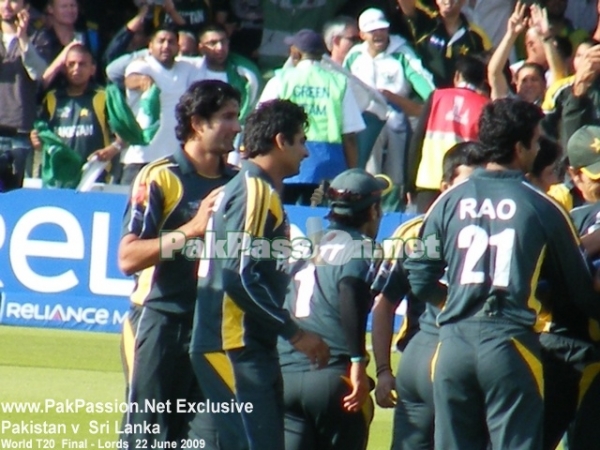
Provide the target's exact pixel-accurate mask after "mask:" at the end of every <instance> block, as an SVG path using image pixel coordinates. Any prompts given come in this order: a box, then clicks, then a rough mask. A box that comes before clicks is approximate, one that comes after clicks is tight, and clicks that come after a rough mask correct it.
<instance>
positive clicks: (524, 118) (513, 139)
mask: <svg viewBox="0 0 600 450" xmlns="http://www.w3.org/2000/svg"><path fill="white" fill-rule="evenodd" d="M543 118H544V113H543V112H542V110H541V109H540V107H539V106H536V105H534V104H533V103H529V102H526V101H525V100H520V99H515V98H503V99H500V100H495V101H493V102H491V103H488V104H487V105H486V106H485V107H484V108H483V111H482V113H481V117H480V118H479V141H480V142H481V143H482V144H483V145H484V147H485V149H484V155H483V156H484V159H485V161H486V162H493V163H498V164H508V163H510V162H511V161H512V160H513V159H514V156H515V145H517V143H518V142H521V143H522V144H523V145H525V146H526V147H527V148H529V147H530V146H531V141H532V139H533V135H534V133H535V130H536V128H537V127H538V125H539V123H540V121H541V120H542V119H543Z"/></svg>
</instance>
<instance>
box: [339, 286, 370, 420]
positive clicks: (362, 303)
mask: <svg viewBox="0 0 600 450" xmlns="http://www.w3.org/2000/svg"><path fill="white" fill-rule="evenodd" d="M338 297H339V302H340V318H341V324H342V329H343V331H344V335H345V336H346V342H347V344H348V349H349V350H350V358H351V359H350V361H351V363H350V381H351V383H352V392H351V393H350V394H349V395H347V396H346V397H345V398H344V408H345V409H346V410H348V411H358V410H359V409H360V408H361V407H362V405H363V404H364V402H365V401H366V399H367V397H368V396H369V378H368V376H367V349H366V344H365V335H366V329H367V317H368V315H369V310H370V309H371V305H372V301H371V292H370V289H369V285H368V284H367V283H366V282H365V281H364V280H363V279H359V278H355V277H344V278H342V279H341V280H340V281H339V282H338Z"/></svg>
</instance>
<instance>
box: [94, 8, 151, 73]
mask: <svg viewBox="0 0 600 450" xmlns="http://www.w3.org/2000/svg"><path fill="white" fill-rule="evenodd" d="M149 11H150V8H149V7H148V5H147V4H146V3H143V4H142V5H140V7H139V9H138V13H137V14H136V15H135V16H133V17H132V18H131V19H130V20H129V21H128V22H127V23H126V24H125V26H124V27H123V28H121V29H120V30H119V31H118V32H117V33H116V34H115V35H114V36H113V38H112V39H111V40H110V42H109V44H108V46H107V47H106V51H105V52H104V58H103V63H104V66H107V65H108V64H110V63H111V62H112V61H114V60H115V59H117V58H118V57H120V56H122V55H124V54H125V53H130V52H134V51H136V50H139V49H140V48H143V47H147V45H148V37H149V36H150V34H151V32H150V26H151V22H150V21H149V20H148V18H147V16H148V12H149Z"/></svg>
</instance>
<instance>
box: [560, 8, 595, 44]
mask: <svg viewBox="0 0 600 450" xmlns="http://www.w3.org/2000/svg"><path fill="white" fill-rule="evenodd" d="M599 6H600V5H599V4H598V2H597V1H596V0H584V1H582V2H579V1H577V0H571V1H570V2H567V10H566V11H565V17H566V18H567V19H568V20H569V21H570V22H571V24H573V28H575V29H576V30H577V29H581V30H586V31H589V32H590V36H592V35H593V33H594V30H595V29H596V26H597V25H598V9H600V8H599Z"/></svg>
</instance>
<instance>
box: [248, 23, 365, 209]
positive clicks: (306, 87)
mask: <svg viewBox="0 0 600 450" xmlns="http://www.w3.org/2000/svg"><path fill="white" fill-rule="evenodd" d="M286 42H287V43H288V45H290V57H291V60H292V62H293V64H294V67H291V68H287V69H283V70H281V71H280V72H278V73H277V74H276V75H275V77H273V78H272V79H271V80H269V82H268V83H267V85H266V86H265V89H264V91H263V93H262V95H261V97H260V100H259V103H264V102H267V101H269V100H273V99H275V98H282V99H288V100H291V101H293V102H295V103H297V104H299V105H302V106H303V107H304V109H305V110H306V112H307V114H308V123H309V126H308V130H307V133H306V136H307V142H306V147H307V149H308V157H307V158H306V159H304V160H303V161H302V164H301V165H300V172H299V173H298V174H297V175H296V176H292V177H290V178H286V179H285V181H284V182H285V188H284V190H283V202H284V203H286V204H296V203H298V204H301V205H310V198H311V196H312V194H313V192H314V190H315V189H316V188H317V187H318V186H319V184H320V183H321V182H322V181H323V180H327V181H331V180H333V178H335V177H336V176H337V175H339V174H340V173H342V172H343V171H344V170H346V169H348V168H354V167H356V164H357V160H358V147H357V143H356V133H357V132H359V131H361V130H363V129H364V128H365V124H364V121H363V119H362V117H361V114H360V110H359V108H358V105H357V104H356V99H355V98H354V93H353V92H352V89H348V86H347V84H348V83H347V78H346V77H344V76H343V75H341V74H338V73H336V72H331V71H327V70H325V69H324V68H323V67H321V65H320V64H319V61H320V60H321V57H322V55H323V53H325V52H326V50H327V49H326V47H325V43H324V42H323V38H322V37H321V35H320V34H318V33H317V32H315V31H312V30H308V29H306V30H300V31H299V32H298V33H296V34H295V35H294V36H292V37H291V38H288V39H287V40H286Z"/></svg>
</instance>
